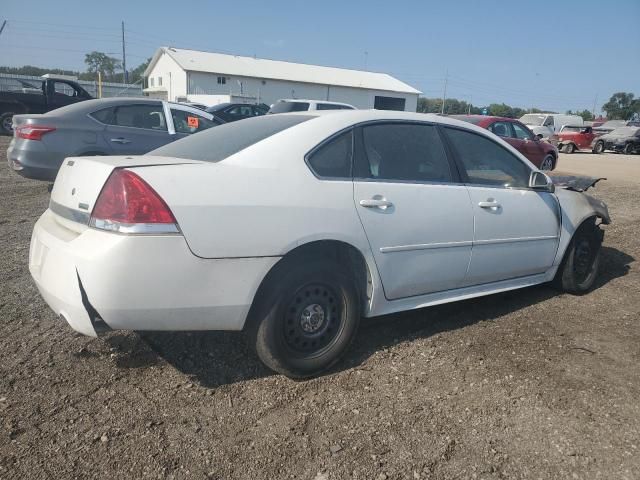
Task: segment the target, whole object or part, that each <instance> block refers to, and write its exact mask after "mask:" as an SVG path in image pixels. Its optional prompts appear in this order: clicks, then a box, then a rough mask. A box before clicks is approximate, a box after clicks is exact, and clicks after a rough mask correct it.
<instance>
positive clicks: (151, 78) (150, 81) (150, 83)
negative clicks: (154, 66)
mask: <svg viewBox="0 0 640 480" xmlns="http://www.w3.org/2000/svg"><path fill="white" fill-rule="evenodd" d="M149 86H150V87H153V77H150V78H149Z"/></svg>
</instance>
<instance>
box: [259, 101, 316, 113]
mask: <svg viewBox="0 0 640 480" xmlns="http://www.w3.org/2000/svg"><path fill="white" fill-rule="evenodd" d="M307 110H309V103H308V102H278V103H276V104H274V105H273V107H271V109H270V110H269V113H289V112H306V111H307Z"/></svg>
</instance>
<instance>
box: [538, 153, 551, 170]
mask: <svg viewBox="0 0 640 480" xmlns="http://www.w3.org/2000/svg"><path fill="white" fill-rule="evenodd" d="M552 167H553V158H551V157H550V156H546V157H544V160H543V161H542V165H540V170H551V168H552Z"/></svg>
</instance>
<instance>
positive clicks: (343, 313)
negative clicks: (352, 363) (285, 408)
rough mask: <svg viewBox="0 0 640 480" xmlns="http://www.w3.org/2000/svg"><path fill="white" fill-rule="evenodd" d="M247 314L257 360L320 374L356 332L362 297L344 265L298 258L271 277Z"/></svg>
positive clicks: (303, 374) (294, 374)
mask: <svg viewBox="0 0 640 480" xmlns="http://www.w3.org/2000/svg"><path fill="white" fill-rule="evenodd" d="M256 301H257V302H258V304H257V306H256V307H257V308H256V310H255V315H254V318H251V319H250V322H251V327H250V335H251V337H252V341H253V342H254V344H255V349H256V353H257V355H258V357H259V358H260V360H261V361H262V362H263V363H264V364H265V365H266V366H267V367H269V368H270V369H272V370H274V371H276V372H278V373H281V374H283V375H286V376H287V377H289V378H295V379H301V378H308V377H311V376H314V375H318V374H319V373H322V372H323V371H325V370H327V369H329V368H330V367H331V366H332V365H334V364H335V363H336V362H337V361H338V360H339V359H340V358H341V357H342V355H343V354H344V353H345V351H346V349H347V348H348V347H349V345H350V344H351V342H352V341H353V339H354V338H355V336H356V332H357V330H358V325H359V323H360V300H359V295H358V290H357V288H356V285H355V283H354V281H353V279H352V278H351V276H350V275H349V272H348V271H347V270H345V269H344V268H343V267H342V265H340V264H338V263H336V262H334V261H326V260H306V261H305V260H304V259H301V260H298V261H297V262H296V263H295V264H293V263H292V264H291V265H286V266H283V268H282V269H281V271H280V273H279V274H278V275H276V276H275V277H274V278H272V279H271V280H270V284H269V285H267V286H266V291H265V292H264V293H263V294H261V298H258V299H257V300H256Z"/></svg>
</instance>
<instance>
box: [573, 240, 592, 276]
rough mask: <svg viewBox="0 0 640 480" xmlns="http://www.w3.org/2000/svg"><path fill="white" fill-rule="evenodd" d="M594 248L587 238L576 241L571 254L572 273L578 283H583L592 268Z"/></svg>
mask: <svg viewBox="0 0 640 480" xmlns="http://www.w3.org/2000/svg"><path fill="white" fill-rule="evenodd" d="M593 260H594V249H593V246H592V245H591V242H589V240H588V239H586V238H583V239H582V240H580V241H579V242H578V243H576V246H575V251H574V254H573V273H574V275H575V278H576V280H577V281H578V283H583V282H584V281H585V280H587V278H589V275H590V274H591V271H592V270H593Z"/></svg>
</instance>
